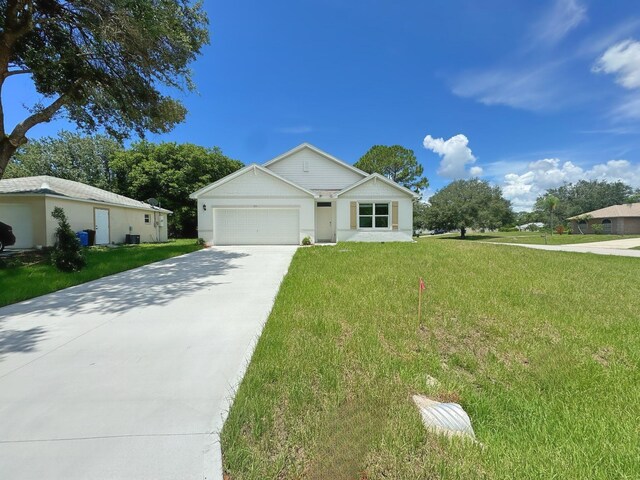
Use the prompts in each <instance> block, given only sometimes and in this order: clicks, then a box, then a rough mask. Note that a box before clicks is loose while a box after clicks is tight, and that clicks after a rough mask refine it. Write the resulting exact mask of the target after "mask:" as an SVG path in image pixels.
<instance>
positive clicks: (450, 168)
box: [422, 134, 482, 179]
mask: <svg viewBox="0 0 640 480" xmlns="http://www.w3.org/2000/svg"><path fill="white" fill-rule="evenodd" d="M422 143H423V145H424V148H426V149H427V150H431V151H432V152H435V153H437V154H438V155H440V157H441V160H440V168H438V175H440V176H442V177H445V178H450V179H456V178H466V177H469V176H479V175H481V174H482V167H478V166H472V167H471V169H470V170H467V165H471V164H473V163H475V161H476V157H475V156H474V155H473V153H472V152H471V149H470V148H469V146H468V145H469V139H468V138H467V137H466V136H464V135H462V134H458V135H455V136H453V137H451V138H450V139H448V140H445V139H444V138H433V137H432V136H431V135H427V136H426V137H424V141H423V142H422Z"/></svg>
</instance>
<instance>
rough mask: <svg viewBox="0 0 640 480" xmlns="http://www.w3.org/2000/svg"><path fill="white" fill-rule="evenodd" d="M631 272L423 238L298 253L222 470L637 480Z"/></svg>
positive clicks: (596, 262)
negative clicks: (435, 407)
mask: <svg viewBox="0 0 640 480" xmlns="http://www.w3.org/2000/svg"><path fill="white" fill-rule="evenodd" d="M639 267H640V261H638V260H637V259H630V258H622V257H604V256H596V255H580V254H573V253H564V252H545V251H537V250H526V249H496V248H495V246H492V245H485V244H480V243H477V242H462V241H432V240H430V239H425V240H421V241H419V242H418V243H417V244H382V245H381V244H339V245H337V246H335V247H316V248H307V249H300V250H299V251H298V252H297V253H296V255H295V257H294V259H293V262H292V264H291V266H290V268H289V273H288V274H287V276H286V277H285V279H284V281H283V284H282V286H281V289H280V292H279V295H278V297H277V299H276V302H275V305H274V307H273V310H272V313H271V315H270V317H269V320H268V321H267V324H266V326H265V329H264V331H263V334H262V336H261V338H260V340H259V342H258V345H257V347H256V350H255V353H254V356H253V359H252V361H251V364H250V365H249V367H248V370H247V373H246V375H245V377H244V380H243V381H242V384H241V386H240V388H239V390H238V393H237V395H236V398H235V401H234V404H233V406H232V408H231V411H230V414H229V417H228V419H227V422H226V424H225V426H224V428H223V431H222V450H223V459H224V468H225V471H226V473H227V474H228V475H229V478H230V479H232V480H239V479H263V478H282V479H287V478H292V479H293V478H305V479H322V478H332V479H341V478H345V479H347V478H350V479H351V478H366V479H389V478H395V479H418V478H442V479H445V478H472V479H473V478H504V479H507V478H592V479H605V478H637V477H639V476H640V464H638V462H637V453H638V448H639V443H638V440H637V438H638V436H637V433H638V432H637V418H636V413H635V412H637V411H639V410H640V394H639V389H640V374H639V372H640V369H639V368H638V367H639V366H640V352H639V351H638V349H637V345H638V343H639V342H640V326H639V325H638V322H637V307H638V301H637V299H638V298H640V285H639V284H638V282H637V271H638V268H639ZM420 276H422V277H424V278H425V280H426V282H427V291H426V296H425V305H424V306H423V312H424V318H423V319H422V322H421V323H420V324H418V321H417V318H416V314H417V308H416V307H417V305H416V300H417V287H418V278H419V277H420ZM427 374H428V375H431V376H433V377H436V378H437V379H438V380H439V381H440V384H439V385H437V386H430V384H429V381H428V379H427V377H426V375H427ZM413 393H425V394H427V395H429V396H430V397H432V398H435V399H438V400H441V401H455V402H458V403H460V404H462V405H463V407H464V408H465V409H466V410H467V411H468V412H469V413H470V416H471V418H472V422H473V426H474V429H475V432H476V435H477V437H478V440H479V441H480V442H481V443H482V444H483V445H484V448H480V447H478V446H475V445H473V444H470V443H466V442H460V441H449V440H446V439H443V438H441V437H438V436H435V435H433V434H430V433H428V432H426V431H425V430H424V428H423V427H422V425H421V422H420V417H419V415H418V413H417V410H416V409H415V407H414V406H413V405H412V403H411V395H412V394H413Z"/></svg>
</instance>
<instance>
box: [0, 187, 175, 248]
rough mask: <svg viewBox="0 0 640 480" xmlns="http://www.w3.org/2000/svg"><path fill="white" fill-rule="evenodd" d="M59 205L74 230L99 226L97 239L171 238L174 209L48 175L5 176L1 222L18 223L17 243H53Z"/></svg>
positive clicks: (100, 241)
mask: <svg viewBox="0 0 640 480" xmlns="http://www.w3.org/2000/svg"><path fill="white" fill-rule="evenodd" d="M55 207H61V208H63V209H64V212H65V214H66V215H67V219H68V220H69V224H70V225H71V228H72V229H73V231H75V232H79V231H82V230H95V232H96V233H95V243H96V245H106V244H108V243H123V242H124V241H125V238H126V235H127V234H130V235H140V241H141V242H156V241H160V242H163V241H166V240H167V222H166V216H167V215H168V214H170V213H171V211H170V210H166V209H163V208H158V207H154V206H152V205H149V204H148V203H145V202H140V201H138V200H133V199H131V198H128V197H124V196H122V195H117V194H115V193H111V192H108V191H106V190H102V189H100V188H96V187H91V186H89V185H85V184H84V183H79V182H73V181H71V180H64V179H62V178H56V177H50V176H46V175H43V176H37V177H22V178H10V179H6V180H0V222H4V223H6V224H8V225H11V226H12V227H13V233H14V235H15V236H16V244H15V245H14V247H15V248H33V247H39V246H53V244H54V243H55V230H56V228H57V226H58V221H57V220H56V219H54V218H53V217H52V216H51V212H52V211H53V209H54V208H55Z"/></svg>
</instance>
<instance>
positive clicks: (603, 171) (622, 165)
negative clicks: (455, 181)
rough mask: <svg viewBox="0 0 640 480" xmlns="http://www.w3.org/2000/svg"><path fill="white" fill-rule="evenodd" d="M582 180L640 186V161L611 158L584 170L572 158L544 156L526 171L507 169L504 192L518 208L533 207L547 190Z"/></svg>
mask: <svg viewBox="0 0 640 480" xmlns="http://www.w3.org/2000/svg"><path fill="white" fill-rule="evenodd" d="M579 180H604V181H608V182H615V181H621V182H624V183H627V184H629V185H631V186H633V187H640V165H634V164H632V163H631V162H629V161H628V160H609V161H608V162H607V163H601V164H597V165H594V166H592V167H591V168H589V169H586V170H585V169H583V168H581V167H579V166H577V165H575V164H573V163H572V162H569V161H567V162H564V163H561V161H560V160H559V159H557V158H545V159H543V160H537V161H535V162H531V163H529V165H528V171H527V172H525V173H523V174H517V173H507V174H506V175H505V176H504V182H503V184H502V193H503V195H504V197H505V198H506V199H508V200H511V203H512V204H513V207H514V209H515V210H530V209H531V208H532V207H533V205H534V203H535V201H536V198H537V197H538V196H540V195H542V194H543V193H544V192H545V191H546V190H548V189H550V188H556V187H559V186H561V185H562V184H563V183H565V182H566V183H575V182H577V181H579Z"/></svg>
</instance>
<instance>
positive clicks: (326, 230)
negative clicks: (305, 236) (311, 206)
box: [316, 202, 333, 243]
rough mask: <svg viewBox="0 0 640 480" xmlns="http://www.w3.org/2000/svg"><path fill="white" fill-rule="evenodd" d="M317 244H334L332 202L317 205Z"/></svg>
mask: <svg viewBox="0 0 640 480" xmlns="http://www.w3.org/2000/svg"><path fill="white" fill-rule="evenodd" d="M316 242H318V243H321V242H333V208H332V204H331V202H318V204H317V205H316Z"/></svg>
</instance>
